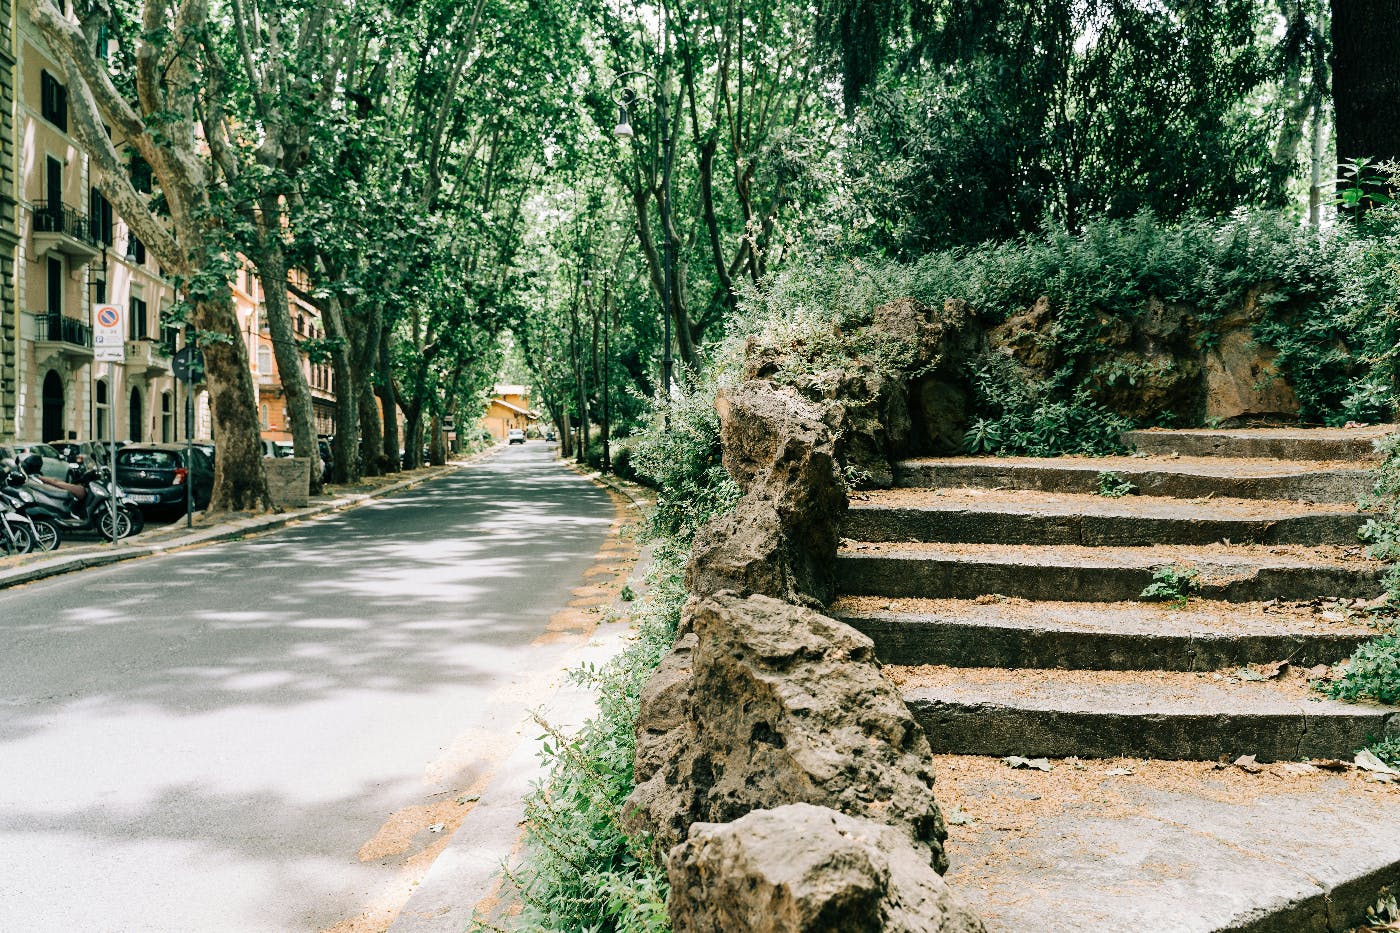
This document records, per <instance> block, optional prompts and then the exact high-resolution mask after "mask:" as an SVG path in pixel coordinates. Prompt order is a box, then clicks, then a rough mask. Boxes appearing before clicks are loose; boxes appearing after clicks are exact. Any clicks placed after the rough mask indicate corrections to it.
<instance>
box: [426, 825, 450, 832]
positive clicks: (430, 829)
mask: <svg viewBox="0 0 1400 933" xmlns="http://www.w3.org/2000/svg"><path fill="white" fill-rule="evenodd" d="M446 828H447V824H446V823H434V824H433V825H432V826H429V827H428V832H430V833H440V832H442V831H443V830H444V829H446Z"/></svg>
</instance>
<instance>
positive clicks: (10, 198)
mask: <svg viewBox="0 0 1400 933" xmlns="http://www.w3.org/2000/svg"><path fill="white" fill-rule="evenodd" d="M0 23H2V24H3V25H2V27H0V28H3V30H4V32H3V36H0V437H12V438H18V439H23V440H42V441H54V440H89V439H91V440H105V439H108V438H112V437H115V438H116V439H118V440H131V441H176V440H183V439H184V438H185V437H186V428H185V418H184V416H183V412H184V410H185V406H186V404H187V401H188V400H187V399H186V398H185V393H187V392H191V391H193V393H194V399H193V406H192V407H193V416H194V417H193V422H194V431H193V434H194V436H195V437H201V438H207V437H209V436H210V431H211V423H212V419H211V418H210V413H209V399H208V393H207V392H206V391H204V390H203V388H202V387H201V386H194V387H193V389H191V388H190V387H188V386H185V385H184V384H182V383H179V382H178V381H177V380H176V379H175V378H174V374H173V370H172V367H171V363H170V355H171V354H172V353H173V352H174V351H175V350H176V349H177V347H178V345H179V340H180V339H181V338H180V336H179V334H178V333H177V332H176V331H175V329H173V328H169V327H166V326H163V324H162V313H163V311H165V310H166V309H168V308H169V307H170V306H171V304H172V303H173V302H174V301H175V290H174V286H173V283H172V282H171V281H170V280H169V279H168V278H167V277H166V276H165V275H164V274H163V273H162V270H161V268H160V266H159V264H158V263H157V262H155V260H154V257H152V256H150V255H148V253H147V250H146V248H145V245H144V244H142V243H141V241H140V239H139V238H138V237H136V236H135V235H134V234H133V233H132V231H131V230H130V229H129V228H128V227H127V225H126V223H125V222H123V220H122V218H121V217H119V216H117V215H116V214H115V212H114V211H113V209H112V205H111V203H110V202H108V201H107V199H106V198H105V197H103V195H102V194H101V192H99V191H98V190H97V188H96V187H95V186H94V185H93V184H92V181H93V179H92V178H91V177H90V175H89V164H88V158H87V156H86V154H85V153H84V152H83V151H82V149H81V148H80V147H79V145H78V142H77V140H76V139H75V138H74V137H73V136H72V135H70V133H69V125H68V121H69V117H70V114H69V110H68V89H67V88H66V87H65V85H64V83H63V80H62V77H63V72H62V70H61V68H59V66H58V63H57V61H56V59H55V58H54V57H53V56H52V55H51V54H50V53H49V52H48V50H47V47H46V44H45V42H44V40H43V39H42V38H41V37H40V35H39V34H38V33H37V32H36V31H35V30H34V29H33V27H32V26H30V25H29V23H28V22H27V20H26V19H25V18H24V17H23V16H19V15H18V14H17V11H16V5H15V4H14V3H13V2H12V0H0ZM117 151H118V152H119V153H121V152H122V151H123V147H122V146H121V144H120V141H118V144H117ZM129 158H130V163H129V164H130V170H131V172H132V181H133V182H134V183H135V185H136V187H137V189H138V190H145V191H149V190H151V173H150V169H149V166H146V165H145V164H144V163H143V162H142V160H141V159H140V158H139V156H136V155H135V153H130V154H129ZM233 286H234V288H233V292H234V299H235V304H236V306H237V308H238V317H239V324H240V329H241V330H242V332H243V335H244V338H245V341H246V344H247V347H248V358H249V360H250V361H251V366H252V368H253V377H254V378H253V381H254V386H255V390H256V391H258V392H259V394H260V398H259V411H260V413H261V414H262V419H263V427H264V428H265V430H264V437H267V438H269V439H282V438H284V437H285V438H290V432H289V431H287V430H286V415H285V405H284V404H279V402H280V401H281V384H280V381H278V379H277V372H276V367H275V365H274V364H273V363H271V362H270V358H271V343H270V341H269V340H268V339H267V336H266V324H265V316H264V314H263V302H262V298H263V294H262V289H261V286H260V284H259V283H258V281H257V279H256V276H254V275H253V274H252V272H251V270H250V269H248V268H247V267H246V266H245V268H244V269H243V270H242V272H241V273H240V274H239V276H238V277H237V280H236V281H235V282H234V283H233ZM294 300H296V308H295V311H294V318H295V319H296V321H297V322H298V333H300V334H304V335H306V336H312V337H314V336H318V335H319V334H320V331H321V325H320V316H319V314H317V313H316V311H315V309H314V308H312V307H311V306H310V305H309V304H307V303H305V302H302V301H300V300H297V299H294ZM103 304H111V305H115V306H117V307H118V308H119V309H121V310H122V311H123V313H124V328H125V331H126V334H125V336H126V341H125V346H124V350H125V360H124V362H120V363H109V362H99V361H96V360H95V359H94V353H93V309H94V308H95V307H97V306H99V305H103ZM304 365H305V366H306V367H307V369H306V372H307V375H308V380H309V381H311V382H312V384H313V385H314V386H316V390H315V394H316V404H317V429H318V430H319V431H322V432H323V433H333V431H334V428H333V412H334V394H333V387H332V386H331V381H330V376H329V367H324V366H318V365H313V364H312V363H311V362H310V361H309V360H304Z"/></svg>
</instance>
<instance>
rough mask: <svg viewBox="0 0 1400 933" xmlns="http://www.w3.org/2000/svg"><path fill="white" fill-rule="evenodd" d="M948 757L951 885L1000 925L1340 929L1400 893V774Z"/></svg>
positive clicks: (1182, 932) (1331, 932)
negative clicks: (1382, 897)
mask: <svg viewBox="0 0 1400 933" xmlns="http://www.w3.org/2000/svg"><path fill="white" fill-rule="evenodd" d="M1050 764H1051V767H1052V768H1053V769H1054V770H1052V771H1049V772H1043V771H1038V770H1027V769H1021V770H1012V769H1011V768H1009V767H1007V766H1006V764H1005V763H1004V762H1002V761H1001V760H1000V759H998V758H980V757H972V756H964V755H936V756H934V758H933V770H934V773H935V774H936V775H937V785H936V788H937V793H938V802H939V804H940V805H941V806H942V807H943V811H944V814H945V815H946V816H947V817H948V823H949V826H948V841H947V843H946V850H947V852H948V856H949V860H950V861H951V863H952V867H951V868H950V869H949V871H948V874H947V875H946V876H945V878H946V879H947V881H948V883H949V884H950V885H952V886H953V888H954V889H955V890H956V891H957V892H958V893H959V894H961V895H962V896H963V897H964V898H966V899H967V900H968V901H969V902H970V903H971V904H972V906H973V908H974V909H976V911H977V912H978V914H979V915H981V917H982V919H983V921H984V922H985V923H986V926H987V930H988V933H1080V931H1086V930H1092V931H1104V933H1120V931H1149V930H1151V931H1171V933H1224V931H1230V933H1336V931H1340V930H1346V929H1351V928H1352V927H1353V926H1360V925H1361V924H1362V922H1363V921H1364V919H1365V915H1366V909H1367V908H1368V907H1372V906H1374V905H1375V903H1376V899H1377V896H1378V894H1379V892H1380V890H1381V888H1382V887H1383V886H1386V885H1389V886H1390V887H1391V889H1392V890H1396V889H1397V888H1400V833H1397V832H1396V831H1395V824H1396V813H1397V812H1400V783H1397V784H1382V783H1378V782H1377V781H1376V779H1375V778H1374V777H1372V776H1371V775H1369V774H1367V773H1366V772H1364V771H1359V770H1351V771H1341V772H1338V771H1327V770H1318V769H1313V768H1310V767H1308V766H1305V765H1298V764H1293V763H1284V764H1273V765H1266V766H1264V767H1263V768H1260V769H1258V770H1254V771H1246V770H1244V769H1242V768H1237V767H1229V768H1219V767H1217V766H1214V765H1212V764H1210V763H1207V762H1201V761H1144V760H1140V759H1133V758H1128V759H1076V760H1072V761H1064V760H1052V761H1051V762H1050Z"/></svg>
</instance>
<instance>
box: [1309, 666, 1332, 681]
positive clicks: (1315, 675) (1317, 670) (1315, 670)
mask: <svg viewBox="0 0 1400 933" xmlns="http://www.w3.org/2000/svg"><path fill="white" fill-rule="evenodd" d="M1307 675H1308V680H1331V679H1332V668H1331V667H1329V666H1328V665H1326V664H1314V665H1313V666H1312V667H1310V668H1308V670H1307Z"/></svg>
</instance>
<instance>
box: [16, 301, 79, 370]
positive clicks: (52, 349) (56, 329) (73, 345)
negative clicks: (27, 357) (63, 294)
mask: <svg viewBox="0 0 1400 933" xmlns="http://www.w3.org/2000/svg"><path fill="white" fill-rule="evenodd" d="M30 319H31V320H32V321H33V322H34V323H33V326H32V329H31V330H30V333H29V336H30V339H32V340H33V341H34V352H35V355H36V356H38V357H39V358H40V359H42V358H43V354H45V353H50V354H57V355H59V356H61V357H64V358H65V359H67V360H68V361H69V362H71V363H75V364H81V363H87V362H91V361H92V328H90V327H88V326H87V325H86V324H84V323H83V322H82V321H78V320H74V319H73V318H71V317H67V316H65V315H62V314H54V313H48V314H32V315H30Z"/></svg>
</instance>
